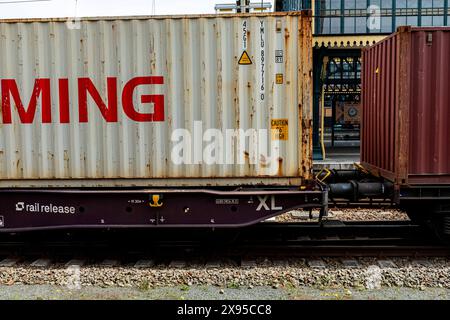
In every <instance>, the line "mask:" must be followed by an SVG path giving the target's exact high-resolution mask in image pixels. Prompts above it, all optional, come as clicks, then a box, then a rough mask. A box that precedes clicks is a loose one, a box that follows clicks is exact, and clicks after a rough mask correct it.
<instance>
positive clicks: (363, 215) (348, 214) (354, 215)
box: [276, 208, 409, 223]
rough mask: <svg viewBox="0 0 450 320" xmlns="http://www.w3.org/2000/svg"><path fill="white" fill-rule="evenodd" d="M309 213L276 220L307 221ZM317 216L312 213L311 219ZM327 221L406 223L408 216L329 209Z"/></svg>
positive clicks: (384, 211)
mask: <svg viewBox="0 0 450 320" xmlns="http://www.w3.org/2000/svg"><path fill="white" fill-rule="evenodd" d="M308 216H309V212H306V211H292V212H289V213H286V214H284V215H281V216H279V217H277V218H276V221H277V222H286V223H287V222H301V221H307V220H309V218H308ZM318 216H319V212H318V211H313V219H317V218H318ZM328 219H334V220H340V221H361V222H362V221H408V220H409V217H408V215H407V214H406V213H405V212H403V211H400V210H397V209H355V208H352V209H330V210H329V216H328Z"/></svg>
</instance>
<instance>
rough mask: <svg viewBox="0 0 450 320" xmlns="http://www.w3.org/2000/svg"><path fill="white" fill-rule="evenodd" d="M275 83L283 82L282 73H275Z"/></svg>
mask: <svg viewBox="0 0 450 320" xmlns="http://www.w3.org/2000/svg"><path fill="white" fill-rule="evenodd" d="M276 83H277V84H283V83H284V75H283V74H282V73H277V75H276Z"/></svg>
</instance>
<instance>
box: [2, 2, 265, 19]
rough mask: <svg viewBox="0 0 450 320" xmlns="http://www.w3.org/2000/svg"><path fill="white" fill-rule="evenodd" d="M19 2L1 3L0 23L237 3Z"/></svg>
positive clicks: (204, 9)
mask: <svg viewBox="0 0 450 320" xmlns="http://www.w3.org/2000/svg"><path fill="white" fill-rule="evenodd" d="M19 1H23V0H0V19H9V18H38V17H41V18H44V17H69V16H70V17H72V16H75V15H76V16H82V17H83V16H119V15H147V14H152V12H155V14H158V15H165V14H194V13H214V5H215V4H217V3H232V2H234V0H154V1H153V0H78V1H77V3H78V5H77V9H76V10H75V0H50V1H45V2H35V3H27V2H24V3H19ZM265 1H266V2H267V1H268V0H265ZM2 2H3V3H2ZM6 2H7V3H6ZM11 2H15V3H11ZM153 2H155V8H153ZM255 2H256V1H255ZM270 2H273V1H270Z"/></svg>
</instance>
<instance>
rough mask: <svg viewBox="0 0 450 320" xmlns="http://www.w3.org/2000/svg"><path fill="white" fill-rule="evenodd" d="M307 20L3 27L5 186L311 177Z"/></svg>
mask: <svg viewBox="0 0 450 320" xmlns="http://www.w3.org/2000/svg"><path fill="white" fill-rule="evenodd" d="M311 44H312V39H311V18H310V16H308V14H306V13H303V14H300V13H273V14H258V15H221V16H216V15H208V16H171V17H120V18H88V19H81V21H76V22H75V23H71V22H70V21H69V22H67V21H66V20H64V19H56V20H55V19H48V20H0V81H1V87H0V91H1V95H2V100H1V108H0V113H1V114H0V123H1V124H0V187H3V188H7V187H38V186H41V187H44V186H45V187H112V186H201V185H203V186H225V185H256V184H263V185H280V184H284V185H293V184H301V183H302V181H304V179H309V178H310V177H311V167H312V166H311V153H312V146H311V145H312V142H311V136H312V131H311V119H312V83H311V75H312V49H311Z"/></svg>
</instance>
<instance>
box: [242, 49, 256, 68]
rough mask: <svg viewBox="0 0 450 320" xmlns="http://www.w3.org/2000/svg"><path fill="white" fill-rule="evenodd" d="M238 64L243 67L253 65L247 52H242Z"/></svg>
mask: <svg viewBox="0 0 450 320" xmlns="http://www.w3.org/2000/svg"><path fill="white" fill-rule="evenodd" d="M239 64H240V65H244V66H245V65H249V64H253V62H252V59H250V56H249V55H248V53H247V51H244V52H242V56H241V58H240V59H239Z"/></svg>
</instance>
